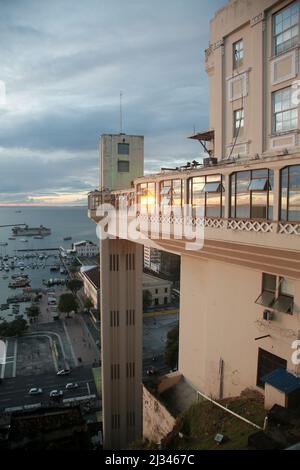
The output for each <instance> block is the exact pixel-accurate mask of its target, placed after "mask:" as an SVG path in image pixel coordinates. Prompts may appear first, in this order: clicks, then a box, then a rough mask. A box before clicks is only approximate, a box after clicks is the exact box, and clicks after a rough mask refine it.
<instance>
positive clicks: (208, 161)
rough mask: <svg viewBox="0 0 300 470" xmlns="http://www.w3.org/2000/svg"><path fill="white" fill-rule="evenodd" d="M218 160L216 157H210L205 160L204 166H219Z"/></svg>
mask: <svg viewBox="0 0 300 470" xmlns="http://www.w3.org/2000/svg"><path fill="white" fill-rule="evenodd" d="M217 163H218V159H217V158H215V157H208V158H203V166H205V167H207V166H213V165H217Z"/></svg>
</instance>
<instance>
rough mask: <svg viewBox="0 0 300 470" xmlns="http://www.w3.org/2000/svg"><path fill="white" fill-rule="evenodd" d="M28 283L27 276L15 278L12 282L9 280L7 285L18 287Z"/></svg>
mask: <svg viewBox="0 0 300 470" xmlns="http://www.w3.org/2000/svg"><path fill="white" fill-rule="evenodd" d="M29 285H30V280H29V279H27V278H23V277H20V278H19V279H16V280H15V281H14V282H10V283H9V284H8V287H9V288H10V289H18V288H19V287H28V286H29Z"/></svg>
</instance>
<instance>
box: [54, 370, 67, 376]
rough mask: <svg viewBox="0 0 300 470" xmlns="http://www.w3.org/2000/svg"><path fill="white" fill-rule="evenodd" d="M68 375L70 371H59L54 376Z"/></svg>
mask: <svg viewBox="0 0 300 470" xmlns="http://www.w3.org/2000/svg"><path fill="white" fill-rule="evenodd" d="M69 373H70V369H61V370H59V371H58V372H57V374H56V375H68V374H69Z"/></svg>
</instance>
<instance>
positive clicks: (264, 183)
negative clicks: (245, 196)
mask: <svg viewBox="0 0 300 470" xmlns="http://www.w3.org/2000/svg"><path fill="white" fill-rule="evenodd" d="M267 189H269V181H268V179H267V178H255V179H253V180H251V181H250V184H249V186H248V190H249V191H267Z"/></svg>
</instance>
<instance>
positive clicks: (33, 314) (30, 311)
mask: <svg viewBox="0 0 300 470" xmlns="http://www.w3.org/2000/svg"><path fill="white" fill-rule="evenodd" d="M26 313H27V315H28V317H30V318H37V317H38V316H39V314H40V308H39V306H38V305H35V304H32V305H31V306H30V307H28V308H27V309H26Z"/></svg>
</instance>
